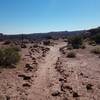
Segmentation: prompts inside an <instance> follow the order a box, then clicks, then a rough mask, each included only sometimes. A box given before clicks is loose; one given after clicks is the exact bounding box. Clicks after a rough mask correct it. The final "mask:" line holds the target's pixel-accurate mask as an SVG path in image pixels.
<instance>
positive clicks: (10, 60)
mask: <svg viewBox="0 0 100 100" xmlns="http://www.w3.org/2000/svg"><path fill="white" fill-rule="evenodd" d="M19 60H20V55H19V53H18V51H16V50H15V49H14V48H12V47H8V48H2V49H0V66H2V67H8V66H9V67H12V66H13V65H15V64H16V63H17V62H18V61H19Z"/></svg>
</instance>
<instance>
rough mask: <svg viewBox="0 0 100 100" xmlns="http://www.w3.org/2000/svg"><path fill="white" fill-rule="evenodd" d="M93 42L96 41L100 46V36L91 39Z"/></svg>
mask: <svg viewBox="0 0 100 100" xmlns="http://www.w3.org/2000/svg"><path fill="white" fill-rule="evenodd" d="M91 39H92V40H93V41H95V42H96V43H97V44H100V34H99V33H98V34H96V35H94V36H93V37H92V38H91Z"/></svg>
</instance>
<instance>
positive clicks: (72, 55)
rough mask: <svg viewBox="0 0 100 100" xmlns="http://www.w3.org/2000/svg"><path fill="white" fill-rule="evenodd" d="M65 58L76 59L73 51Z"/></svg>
mask: <svg viewBox="0 0 100 100" xmlns="http://www.w3.org/2000/svg"><path fill="white" fill-rule="evenodd" d="M67 57H68V58H75V57H76V53H75V52H74V51H70V52H69V53H68V54H67Z"/></svg>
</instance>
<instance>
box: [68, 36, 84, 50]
mask: <svg viewBox="0 0 100 100" xmlns="http://www.w3.org/2000/svg"><path fill="white" fill-rule="evenodd" d="M68 44H71V45H72V47H73V48H74V49H78V48H80V46H81V45H82V44H83V38H82V36H80V35H75V36H70V37H69V38H68Z"/></svg>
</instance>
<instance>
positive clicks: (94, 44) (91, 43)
mask: <svg viewBox="0 0 100 100" xmlns="http://www.w3.org/2000/svg"><path fill="white" fill-rule="evenodd" d="M88 43H89V45H92V46H96V42H95V41H93V40H89V42H88Z"/></svg>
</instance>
